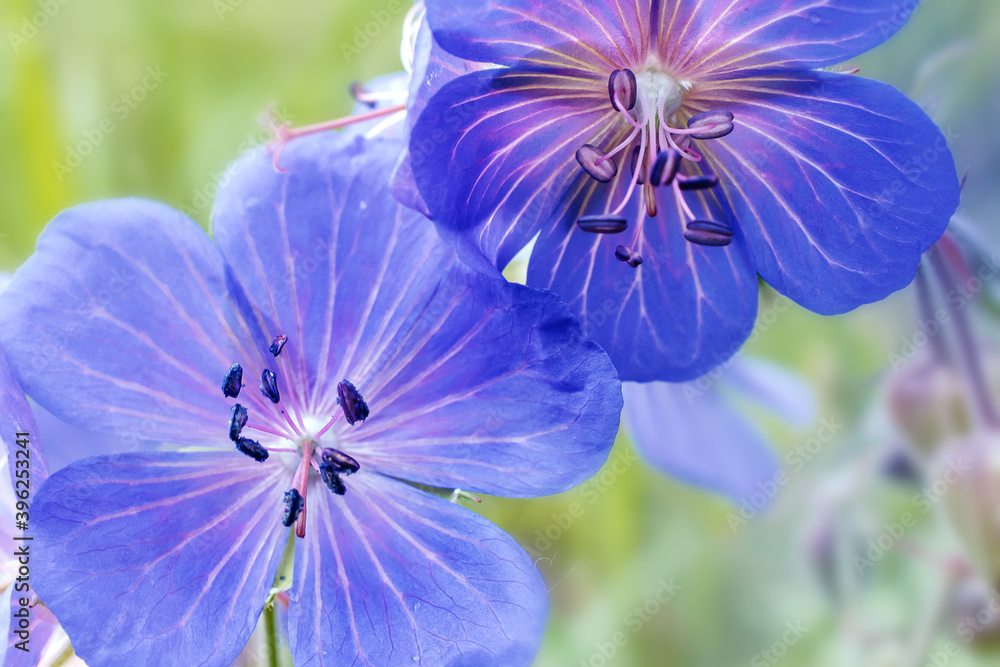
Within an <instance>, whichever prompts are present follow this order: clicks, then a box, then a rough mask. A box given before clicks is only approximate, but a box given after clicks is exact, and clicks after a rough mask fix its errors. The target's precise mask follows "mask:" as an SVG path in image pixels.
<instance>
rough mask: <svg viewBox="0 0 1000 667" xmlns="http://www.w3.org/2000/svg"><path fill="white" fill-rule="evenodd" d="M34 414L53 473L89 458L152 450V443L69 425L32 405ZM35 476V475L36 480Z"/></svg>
mask: <svg viewBox="0 0 1000 667" xmlns="http://www.w3.org/2000/svg"><path fill="white" fill-rule="evenodd" d="M31 411H32V413H33V414H34V415H35V419H36V421H37V422H38V431H37V434H38V435H39V436H40V438H37V439H38V440H39V441H40V442H42V443H44V445H43V449H44V452H45V458H46V460H47V461H48V464H49V468H50V469H51V470H59V469H60V468H64V467H66V466H68V465H69V464H70V463H72V462H73V461H76V460H78V459H82V458H86V457H88V456H104V455H106V454H124V453H126V452H133V451H136V450H140V449H148V448H149V447H150V443H148V442H142V441H139V440H136V439H134V438H130V437H128V434H126V437H117V436H115V435H113V434H109V433H97V432H95V431H89V430H86V429H82V428H78V427H76V426H73V425H72V424H67V423H66V422H64V421H63V420H61V419H59V418H58V417H56V416H55V415H53V414H52V413H51V412H49V411H48V410H46V409H45V408H43V407H42V406H40V405H38V404H37V403H35V404H32V406H31ZM34 475H35V473H34V472H33V473H32V477H33V478H34Z"/></svg>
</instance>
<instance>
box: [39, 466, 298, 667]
mask: <svg viewBox="0 0 1000 667" xmlns="http://www.w3.org/2000/svg"><path fill="white" fill-rule="evenodd" d="M290 480H291V472H290V471H289V470H287V469H286V468H285V467H284V466H282V465H280V464H269V465H260V464H258V463H255V462H253V461H250V460H249V459H246V458H245V457H243V456H240V455H239V454H237V453H197V454H196V453H184V454H182V453H155V454H154V453H148V454H125V455H120V456H112V457H101V458H92V459H85V460H83V461H78V462H76V463H73V464H72V465H70V466H69V467H67V468H63V469H62V470H59V471H58V472H56V473H55V474H53V475H52V477H50V478H49V480H48V482H47V483H46V484H45V486H44V487H43V488H42V490H41V491H40V492H39V494H38V496H37V497H36V499H35V503H34V517H33V518H34V521H35V525H36V526H37V529H36V531H37V532H36V539H35V542H34V544H33V547H34V548H36V549H37V552H36V553H35V555H34V560H33V561H32V565H33V568H34V569H33V571H32V575H33V580H34V582H35V585H36V588H37V591H38V594H39V596H40V597H41V599H43V600H44V601H45V603H46V605H48V607H49V608H50V609H52V611H53V612H55V614H56V615H57V616H58V617H59V620H60V622H61V623H62V625H63V628H65V629H66V632H67V633H68V634H69V636H70V639H71V640H72V641H73V646H74V648H75V649H76V652H77V654H78V655H79V656H80V657H81V658H83V659H84V660H85V661H87V662H88V663H89V664H91V665H105V664H107V665H111V664H113V665H121V664H128V665H152V664H162V663H170V664H182V665H220V666H223V665H229V664H230V663H231V662H232V660H233V659H234V658H235V657H236V656H237V655H238V654H239V652H240V650H241V649H242V648H243V645H244V644H245V643H246V641H247V638H248V637H249V636H250V633H251V632H252V631H253V629H254V626H255V625H256V623H257V617H258V616H259V615H260V613H261V610H262V609H263V606H264V601H265V599H266V598H267V596H268V594H269V592H270V590H271V585H272V583H273V581H274V577H275V573H276V572H277V569H278V563H279V561H280V560H281V555H282V552H283V550H284V547H285V541H286V539H287V536H288V531H287V530H284V529H281V528H280V526H279V522H280V520H281V510H282V504H281V498H282V494H283V493H284V491H285V490H286V489H287V488H288V486H289V485H290ZM82 601H85V604H82V603H81V602H82Z"/></svg>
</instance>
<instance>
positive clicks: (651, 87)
mask: <svg viewBox="0 0 1000 667" xmlns="http://www.w3.org/2000/svg"><path fill="white" fill-rule="evenodd" d="M635 81H636V87H637V89H638V95H639V99H640V100H642V110H643V112H644V115H645V116H646V117H647V118H648V117H649V114H650V113H655V114H659V115H660V117H661V118H662V119H664V122H666V121H667V120H669V119H670V118H672V117H673V115H674V114H675V113H677V111H678V110H679V109H680V108H681V104H682V103H683V102H684V89H683V87H682V86H681V84H680V83H679V82H678V81H677V80H676V79H674V77H672V76H670V75H669V74H667V73H666V72H664V71H662V70H661V69H659V68H658V67H657V66H655V65H647V67H646V69H644V70H642V71H641V72H639V73H638V74H636V76H635Z"/></svg>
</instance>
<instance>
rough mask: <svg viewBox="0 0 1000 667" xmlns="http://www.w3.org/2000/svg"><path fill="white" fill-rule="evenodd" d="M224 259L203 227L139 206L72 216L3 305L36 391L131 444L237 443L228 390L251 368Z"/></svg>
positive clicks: (63, 217)
mask: <svg viewBox="0 0 1000 667" xmlns="http://www.w3.org/2000/svg"><path fill="white" fill-rule="evenodd" d="M239 328H240V325H239V323H238V322H237V320H236V318H235V316H234V313H233V312H232V308H231V307H230V305H229V301H228V298H227V297H226V292H225V274H224V269H223V263H222V258H221V257H220V256H219V253H218V251H217V250H216V249H215V248H214V247H213V246H212V243H211V241H210V240H209V238H208V236H207V235H206V234H205V232H204V231H202V230H201V229H200V228H199V227H198V226H197V225H196V224H195V223H194V222H193V221H191V220H190V219H188V218H187V217H185V216H183V215H181V214H180V213H177V212H176V211H174V210H172V209H170V208H168V207H166V206H164V205H162V204H157V203H154V202H149V201H143V200H136V199H128V200H118V201H105V202H99V203H95V204H86V205H83V206H78V207H76V208H72V209H69V210H67V211H64V212H63V213H61V214H60V215H59V216H57V217H56V219H55V220H53V222H52V223H50V224H49V225H48V227H46V228H45V230H44V231H43V232H42V234H41V236H39V240H38V248H37V250H36V252H35V254H34V255H32V256H31V257H30V258H29V259H28V260H27V261H26V262H25V263H24V265H22V266H21V267H20V268H19V269H18V270H17V272H16V273H15V275H14V279H13V280H12V281H11V284H10V286H9V287H8V289H7V290H6V291H5V292H4V293H3V295H2V296H0V338H2V339H3V342H4V345H5V346H6V347H7V351H8V353H9V355H10V359H11V363H12V364H13V365H14V367H15V368H17V371H18V373H19V375H20V379H21V380H22V383H23V385H24V388H25V391H26V392H27V393H28V394H30V395H31V397H32V398H33V399H35V400H37V401H38V402H39V403H40V404H41V405H42V406H44V407H45V408H46V409H47V410H49V411H51V412H52V413H53V414H55V415H56V416H57V417H58V418H60V419H62V420H64V421H66V422H68V423H70V424H73V425H75V426H79V427H82V428H88V429H91V430H98V431H107V432H114V433H116V434H117V435H118V436H119V437H124V438H126V439H127V440H129V441H135V440H140V441H148V440H152V441H161V442H163V441H166V442H175V443H192V444H199V445H203V444H205V438H206V433H213V432H217V433H218V434H219V437H220V440H224V439H225V433H226V427H227V422H228V414H229V405H228V404H227V402H226V400H225V399H224V397H223V395H222V392H221V391H220V389H219V387H220V383H221V382H222V378H223V377H224V376H225V374H226V371H227V370H228V368H229V366H230V365H231V364H232V363H234V362H235V361H238V360H240V359H241V358H242V357H243V354H242V352H240V351H239V348H238V344H237V342H236V333H234V330H238V329H239Z"/></svg>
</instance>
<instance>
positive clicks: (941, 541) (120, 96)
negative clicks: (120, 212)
mask: <svg viewBox="0 0 1000 667" xmlns="http://www.w3.org/2000/svg"><path fill="white" fill-rule="evenodd" d="M900 4H901V5H904V4H908V3H906V2H904V1H903V0H901V2H900ZM398 6H402V10H401V11H396V12H392V11H390V9H389V8H390V7H398ZM46 8H48V10H47V13H46ZM406 9H407V7H406V6H403V5H397V4H395V3H389V2H380V1H379V0H374V2H372V3H350V2H346V1H342V0H335V1H334V2H322V3H320V2H304V1H301V0H299V1H291V2H282V3H277V2H263V1H261V0H215V1H214V2H212V1H210V0H198V1H194V0H174V1H173V2H168V3H153V2H135V1H126V0H40V1H38V2H36V1H32V0H4V2H3V3H2V5H0V33H2V36H3V39H4V44H3V45H2V46H0V193H2V194H0V270H3V271H12V270H13V269H14V268H16V267H17V265H18V264H19V263H20V262H21V261H23V260H24V259H25V258H26V257H27V256H28V255H29V254H30V253H31V251H32V248H33V246H34V241H35V238H36V236H37V234H38V232H39V231H40V230H41V229H42V227H43V226H44V225H45V223H46V222H47V221H48V220H49V219H51V217H52V216H53V215H54V214H56V213H57V212H58V211H60V210H61V209H63V208H66V207H68V206H71V205H74V204H77V203H80V202H85V201H91V200H96V199H102V198H109V197H119V196H143V197H150V198H153V199H157V200H161V201H164V202H166V203H168V204H171V205H173V206H175V207H178V208H180V209H182V210H184V211H186V212H188V213H189V214H190V215H192V217H194V218H195V219H196V220H197V221H198V222H199V223H201V224H202V225H205V226H206V227H207V225H208V219H209V213H210V209H211V200H212V195H213V193H214V182H215V179H216V178H217V177H218V176H219V175H220V174H221V172H222V170H223V169H224V168H225V167H226V165H227V164H228V163H229V162H230V161H231V160H233V159H235V158H236V157H237V156H238V155H239V154H240V153H241V152H242V151H243V150H245V149H246V148H248V147H250V146H252V145H255V144H258V143H261V142H263V141H265V140H266V139H267V134H266V132H263V131H262V129H261V127H260V125H259V123H258V116H259V114H261V113H262V112H263V111H265V110H266V109H267V108H268V106H269V105H271V104H274V105H276V109H277V110H278V113H279V115H280V116H281V117H283V118H285V119H288V120H292V121H293V122H294V123H295V124H308V123H313V122H317V121H321V120H326V119H329V118H334V117H337V116H340V115H343V114H345V113H347V112H348V111H349V110H350V109H351V107H352V101H351V99H350V97H349V96H348V94H347V90H348V86H349V84H350V82H352V81H354V80H361V81H364V80H366V79H369V78H371V77H373V76H375V75H378V74H381V73H386V72H390V71H394V70H397V69H399V68H400V65H399V55H398V50H399V38H400V31H401V23H402V19H403V15H404V14H405V11H406ZM373 11H375V12H383V14H380V16H383V17H384V16H389V18H390V19H391V20H389V21H388V23H387V25H385V27H384V28H382V29H380V31H379V32H378V34H377V36H376V37H374V38H371V39H370V43H367V44H365V43H364V42H355V39H356V37H357V35H358V33H357V32H356V31H357V30H358V29H359V28H360V27H361V26H363V25H364V24H365V23H367V22H369V21H371V20H372V12H373ZM40 12H41V16H44V17H46V18H45V21H44V23H45V25H44V27H42V28H41V29H39V30H34V31H33V30H32V29H30V28H29V27H28V26H29V25H30V22H31V19H30V18H26V17H32V16H36V17H37V16H38V15H39V13H40ZM49 14H51V16H49ZM25 21H28V23H25ZM35 22H36V23H39V22H40V21H39V20H38V18H36V19H35ZM352 49H354V51H357V53H355V52H354V51H352ZM998 63H1000V3H998V2H996V1H995V0H988V1H983V0H928V1H927V2H926V3H925V4H924V5H923V6H922V7H921V8H920V9H919V10H918V11H917V12H916V14H915V16H914V17H913V19H912V20H911V22H910V24H909V25H907V26H906V27H905V28H904V29H903V31H902V32H901V33H900V34H899V35H898V36H897V37H895V38H893V39H892V40H891V41H890V42H889V43H888V44H886V45H884V46H883V47H880V48H879V49H877V50H876V51H874V52H872V53H869V54H866V55H865V56H864V57H862V58H860V59H859V60H858V62H857V65H859V66H860V67H862V73H861V75H862V76H869V77H872V78H878V79H882V80H884V81H888V82H890V83H892V84H894V85H896V86H897V87H899V88H900V89H901V90H903V91H905V92H908V93H909V94H911V95H912V96H913V97H914V99H916V100H917V101H919V102H920V103H921V104H922V105H923V106H924V107H925V109H927V110H928V112H929V113H930V114H931V115H932V116H933V117H934V118H935V120H936V121H937V122H938V123H939V124H940V125H941V126H942V127H945V128H950V136H954V137H955V143H954V144H953V148H954V150H955V154H956V161H957V162H958V165H959V168H960V170H964V169H965V167H966V166H968V167H969V168H970V178H969V185H968V187H967V190H966V198H965V203H964V206H963V215H964V217H965V218H966V219H967V220H968V221H969V222H970V224H971V225H972V226H973V227H975V228H976V229H977V230H978V231H979V232H980V233H982V235H983V236H984V238H985V239H986V240H987V241H988V242H989V241H990V240H991V239H994V238H996V233H997V225H996V219H997V211H998V210H1000V209H998V205H1000V190H998V188H1000V129H998V128H997V123H998V119H1000V69H998ZM137 87H138V88H137ZM140 98H141V99H140ZM109 128H110V129H109ZM85 152H86V155H84V154H83V153H85ZM773 296H774V295H773V294H772V293H769V292H767V293H765V295H764V299H765V302H766V301H767V300H768V299H770V298H773ZM911 297H912V295H911V294H909V293H904V294H900V295H897V296H896V297H893V298H892V299H890V300H889V301H887V302H885V303H882V304H877V305H874V306H870V307H866V308H863V309H861V310H859V311H857V312H855V313H852V314H850V315H847V316H843V317H839V318H833V319H831V318H822V317H819V316H816V315H813V314H810V313H806V312H804V311H801V310H799V309H793V310H792V311H790V312H789V313H787V314H785V315H782V316H781V317H780V318H779V319H778V321H777V322H775V323H774V324H773V325H772V326H769V327H767V330H766V332H764V333H763V335H761V336H760V338H759V339H758V340H757V341H756V342H755V343H754V344H753V345H752V346H751V349H750V350H749V352H750V353H751V354H753V355H755V356H762V357H766V358H770V359H772V360H775V361H778V362H781V363H783V364H785V365H788V366H790V367H791V368H793V369H794V370H795V371H797V372H798V373H800V374H801V375H802V376H803V377H805V378H806V379H807V381H808V382H809V383H810V384H811V385H812V386H813V387H814V388H815V391H816V393H817V397H818V400H819V404H820V408H819V415H820V416H821V417H825V418H827V419H833V420H837V421H839V422H841V423H843V424H844V426H845V428H844V429H843V430H842V431H841V432H840V433H839V434H838V436H837V438H836V439H835V440H834V441H833V442H831V443H830V444H828V445H826V446H825V447H824V448H823V450H822V451H821V452H820V453H819V454H818V455H817V456H816V457H815V459H813V460H811V461H810V462H809V463H808V465H807V466H806V467H805V468H804V469H803V470H802V471H801V472H798V473H796V474H794V475H791V481H790V483H789V484H788V485H786V486H785V487H784V488H782V489H781V492H780V494H779V496H778V498H777V499H776V501H775V502H774V503H773V504H772V506H771V507H770V508H769V509H768V511H766V512H765V513H762V514H761V515H759V516H757V517H755V518H753V519H752V520H751V521H749V522H748V524H747V525H745V526H742V527H740V528H739V529H738V530H736V531H734V530H732V529H731V528H730V523H729V521H728V519H727V517H728V516H729V515H730V513H732V512H735V511H737V510H736V508H734V507H733V506H732V505H730V504H729V503H727V502H726V501H724V500H721V499H719V498H716V497H713V496H712V495H709V494H707V493H704V492H701V491H699V490H697V489H693V488H690V487H687V486H685V485H682V484H680V483H678V482H676V481H673V480H671V479H669V478H666V477H664V476H663V475H661V474H659V473H657V472H656V471H653V470H651V469H649V468H647V467H646V466H644V465H643V464H642V463H641V462H636V463H632V464H631V465H629V466H628V467H627V470H626V471H625V472H624V473H623V474H620V475H617V474H615V475H613V478H614V479H613V482H612V483H610V484H609V485H608V486H607V488H606V489H604V490H601V491H600V492H599V493H596V494H594V495H587V490H586V489H580V490H577V491H574V492H571V493H567V494H564V495H562V496H556V497H551V498H545V499H541V500H539V501H503V500H497V499H489V498H488V499H486V500H485V501H484V503H483V504H482V506H477V509H479V510H480V511H482V512H483V513H484V514H486V515H487V516H489V517H490V518H492V519H493V520H495V521H497V522H498V523H499V524H500V525H502V526H503V527H504V528H506V529H507V530H509V531H510V532H511V533H512V534H513V535H514V536H515V537H517V538H518V539H519V541H520V542H521V543H522V544H523V545H525V547H526V548H528V549H529V550H530V551H531V552H532V553H533V554H534V555H535V556H536V557H538V558H540V559H541V560H539V562H538V565H539V569H540V570H541V571H542V573H543V575H544V576H545V578H546V580H547V581H548V582H549V586H550V587H551V593H550V597H551V617H550V620H549V625H548V628H547V631H546V636H545V641H544V644H543V647H542V650H541V652H540V654H539V656H538V659H537V665H539V666H540V667H565V666H571V667H575V666H577V665H591V666H592V667H600V666H601V665H604V664H608V665H639V666H643V667H644V666H646V665H650V666H658V665H685V666H691V667H725V666H727V665H741V664H742V665H747V664H749V665H773V664H782V665H885V666H889V665H901V666H907V665H913V666H914V667H922V666H923V665H926V664H932V665H933V664H949V665H978V664H984V665H985V664H997V662H996V661H997V658H995V657H991V655H990V653H989V647H988V645H986V643H985V642H984V641H982V639H977V640H976V641H974V642H972V643H968V642H966V641H965V640H964V639H963V638H962V637H958V636H957V635H956V632H955V629H956V626H957V622H958V621H957V620H954V619H952V618H951V617H950V616H949V614H952V613H953V612H952V611H951V606H952V605H951V604H950V602H951V596H949V597H948V598H947V599H945V600H944V601H943V603H942V604H936V603H935V597H936V596H938V594H939V591H940V589H941V586H942V582H943V581H944V579H945V573H944V572H943V571H942V567H941V565H940V563H939V562H937V560H936V559H937V558H938V555H939V556H940V557H941V558H944V557H946V556H947V555H948V554H949V553H951V552H952V551H954V550H955V549H956V548H957V547H956V545H955V542H954V540H953V539H952V537H951V534H950V531H949V529H948V527H947V525H946V522H945V521H944V520H943V518H942V517H941V516H939V513H938V512H931V513H929V514H928V515H926V516H922V517H921V519H920V525H919V527H918V528H916V529H915V530H914V532H913V533H912V534H910V535H908V539H912V541H913V542H914V545H913V546H912V547H910V548H906V549H903V548H900V549H893V550H891V551H890V552H889V553H888V554H887V555H886V556H885V557H884V558H882V559H881V560H879V561H878V562H877V563H875V565H874V567H873V568H871V569H869V570H866V571H865V572H864V573H863V574H862V575H861V576H858V573H857V571H856V569H854V568H852V566H851V560H850V558H847V559H846V560H845V558H843V555H844V553H843V552H842V551H838V550H843V549H846V550H847V553H853V552H852V551H851V549H852V548H853V547H852V546H851V544H852V540H853V541H856V542H857V544H859V545H860V546H861V551H862V552H864V550H865V549H866V548H867V540H868V539H870V538H871V537H873V536H877V535H879V533H880V532H881V531H882V528H881V525H882V523H883V522H886V521H893V520H895V519H894V517H898V516H899V514H900V512H901V511H902V508H905V507H906V506H907V503H909V500H908V499H909V498H910V497H911V496H912V495H913V493H914V492H915V491H919V489H920V486H919V483H917V485H916V486H912V485H911V486H906V485H903V484H900V483H898V482H893V481H891V480H888V479H887V478H886V477H885V476H884V475H882V474H880V472H879V469H880V466H881V463H882V461H883V460H884V459H885V457H886V456H887V455H888V454H890V453H891V452H893V451H895V450H894V448H896V447H897V446H899V445H901V444H902V443H903V437H902V436H901V434H899V433H898V431H897V430H896V429H894V428H893V427H892V425H891V424H890V423H889V420H888V418H887V417H886V415H885V409H884V402H883V392H884V388H883V386H884V382H885V380H886V379H887V378H888V376H889V363H888V354H889V353H890V351H894V350H898V348H899V345H900V339H901V337H903V336H906V335H909V334H911V333H912V331H913V327H914V324H913V322H914V319H915V315H914V313H913V309H912V307H911V300H912V299H911ZM977 323H978V325H979V327H980V331H981V333H982V335H984V336H986V337H991V335H992V330H993V329H994V328H995V326H994V324H993V321H992V320H991V319H989V318H988V317H982V318H980V319H979V320H978V321H977ZM755 417H756V418H757V419H758V422H759V424H760V425H761V427H762V428H764V429H765V430H766V431H767V433H768V434H769V435H770V436H771V437H772V439H773V443H774V446H775V448H776V449H777V450H779V451H781V452H787V451H790V450H791V449H792V448H794V447H795V446H797V445H799V444H801V443H803V442H804V441H805V440H806V439H808V438H810V437H812V436H813V435H814V434H815V432H816V429H817V428H818V423H817V425H814V426H811V427H809V428H806V429H802V430H792V429H789V428H788V427H786V426H783V425H782V424H781V423H779V422H777V421H775V420H771V419H768V418H767V417H766V416H765V415H762V414H761V415H755ZM629 453H630V444H629V443H628V442H627V439H626V438H624V437H622V438H620V441H619V443H618V444H617V445H616V450H615V452H614V453H613V454H612V459H613V460H614V459H616V457H625V458H624V459H623V460H626V461H628V460H630V457H629ZM619 469H621V467H619ZM605 479H608V477H607V476H606V477H605ZM590 488H593V487H590ZM592 500H593V502H591V501H592ZM573 503H579V505H580V507H582V514H580V512H577V513H578V514H580V515H579V516H577V517H574V518H572V523H571V524H569V525H568V526H567V527H565V528H562V527H560V528H559V530H558V533H559V535H558V538H557V539H555V540H550V541H549V544H548V546H545V545H546V542H544V541H542V542H540V541H539V539H538V536H539V531H540V532H541V533H544V532H545V531H546V530H547V529H550V528H551V526H553V525H558V523H559V521H562V522H563V523H566V517H562V516H561V515H563V514H564V513H567V512H568V511H569V508H570V506H571V505H572V504H573ZM554 515H555V516H554ZM553 532H555V531H553ZM845 535H846V536H848V537H847V539H846V540H845V538H844V536H845ZM831 536H835V538H831ZM845 541H846V542H847V546H846V547H845V546H844V543H845ZM828 543H829V544H828ZM831 545H832V546H831ZM845 562H846V563H847V565H846V567H845V565H844V563H845ZM664 585H667V586H668V587H669V586H671V585H672V586H673V588H675V589H676V592H675V594H674V595H673V596H672V597H671V598H670V600H669V602H667V603H665V604H662V605H660V604H656V605H653V604H650V605H649V607H647V612H646V614H645V615H643V614H637V613H636V612H635V608H636V606H639V607H642V606H643V605H646V604H647V603H648V602H649V601H650V600H651V599H654V597H655V595H656V593H657V592H658V590H660V589H661V586H664ZM653 608H656V611H655V613H650V612H648V609H653ZM939 612H940V613H939ZM630 614H631V615H630ZM959 620H960V619H959ZM789 624H791V627H794V628H796V630H797V631H796V632H793V633H792V634H791V635H789V634H787V632H786V631H787V630H788V628H789V627H790V626H789ZM928 628H929V629H928ZM935 628H936V629H935ZM619 632H620V633H622V635H623V636H624V637H625V639H626V641H625V645H624V646H622V647H615V648H614V655H613V656H611V657H610V658H605V657H604V655H602V649H603V650H604V652H605V653H607V652H609V650H608V642H613V637H614V635H615V633H619ZM798 634H802V636H801V639H798V640H797V641H795V642H794V644H791V643H790V642H784V639H783V637H791V636H797V635H798ZM949 641H953V642H955V644H956V646H957V647H958V649H959V650H958V654H957V655H955V656H952V655H947V653H942V654H941V655H945V656H946V658H947V660H946V662H943V663H942V662H940V661H938V662H935V660H938V657H936V655H935V653H936V652H941V651H944V650H945V648H944V647H946V645H947V642H949ZM779 644H780V646H779ZM768 649H773V650H774V652H773V653H772V654H770V655H765V654H763V653H762V651H765V650H768ZM779 653H780V655H778V654H779Z"/></svg>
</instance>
